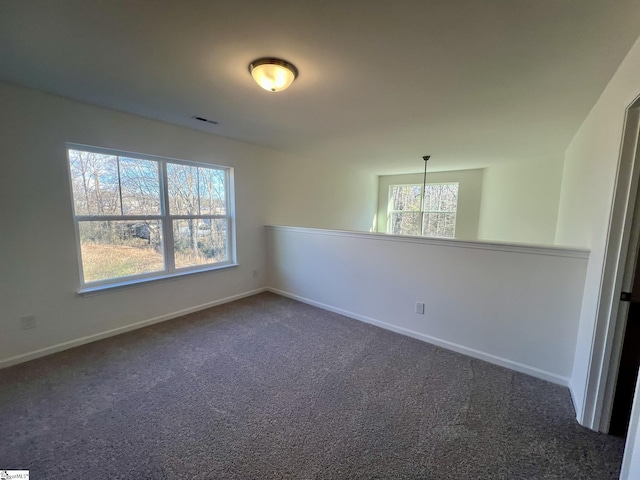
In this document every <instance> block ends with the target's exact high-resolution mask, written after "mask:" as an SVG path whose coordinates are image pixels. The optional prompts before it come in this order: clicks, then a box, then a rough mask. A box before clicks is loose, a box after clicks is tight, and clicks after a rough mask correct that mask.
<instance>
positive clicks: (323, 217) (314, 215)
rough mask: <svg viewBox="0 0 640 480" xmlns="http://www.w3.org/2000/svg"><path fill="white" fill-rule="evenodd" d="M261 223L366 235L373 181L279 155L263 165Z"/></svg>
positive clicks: (366, 175)
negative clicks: (265, 182)
mask: <svg viewBox="0 0 640 480" xmlns="http://www.w3.org/2000/svg"><path fill="white" fill-rule="evenodd" d="M269 181H270V195H269V198H268V201H269V209H268V212H267V223H269V224H272V225H295V226H299V227H317V228H336V229H343V230H356V231H364V232H369V231H371V230H372V229H373V228H374V222H375V215H376V209H375V205H376V201H377V195H378V184H377V176H376V175H374V174H373V173H369V172H364V171H361V170H356V169H353V168H350V167H348V166H345V165H341V164H339V163H326V162H317V161H311V160H307V159H300V158H299V157H292V156H288V155H285V154H281V155H280V156H279V157H278V158H276V159H273V160H272V161H271V162H270V164H269Z"/></svg>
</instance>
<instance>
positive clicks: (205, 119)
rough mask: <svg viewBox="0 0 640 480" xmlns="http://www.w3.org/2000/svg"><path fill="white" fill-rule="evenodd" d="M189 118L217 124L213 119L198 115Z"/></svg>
mask: <svg viewBox="0 0 640 480" xmlns="http://www.w3.org/2000/svg"><path fill="white" fill-rule="evenodd" d="M191 118H193V119H194V120H198V121H200V122H205V123H210V124H211V125H218V122H216V121H215V120H209V119H208V118H204V117H199V116H198V115H194V116H193V117H191Z"/></svg>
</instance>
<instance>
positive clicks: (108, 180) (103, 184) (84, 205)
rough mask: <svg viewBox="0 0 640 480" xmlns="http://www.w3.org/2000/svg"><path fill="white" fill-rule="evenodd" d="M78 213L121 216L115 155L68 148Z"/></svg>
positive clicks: (74, 198)
mask: <svg viewBox="0 0 640 480" xmlns="http://www.w3.org/2000/svg"><path fill="white" fill-rule="evenodd" d="M69 164H70V166H71V179H72V182H71V183H72V188H73V200H74V209H75V214H76V215H120V214H121V210H120V190H119V182H118V161H117V157H116V156H115V155H105V154H101V153H93V152H83V151H80V150H71V149H70V150H69Z"/></svg>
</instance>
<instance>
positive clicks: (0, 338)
mask: <svg viewBox="0 0 640 480" xmlns="http://www.w3.org/2000/svg"><path fill="white" fill-rule="evenodd" d="M0 105H2V108H0V145H2V160H1V166H0V195H1V197H0V218H1V223H0V225H1V227H0V228H2V232H1V234H0V305H1V306H2V308H1V309H0V365H6V364H8V363H12V362H13V361H16V360H17V359H16V358H15V357H16V356H20V355H24V354H28V353H29V352H34V351H38V350H40V349H46V348H48V347H51V346H54V345H57V344H61V343H64V342H68V341H72V340H75V339H78V338H82V337H86V336H91V335H95V334H99V333H102V332H106V331H109V330H112V329H118V328H122V327H126V326H127V325H131V324H134V323H136V322H140V321H145V320H149V319H153V318H155V317H159V316H163V315H168V314H171V313H172V312H179V311H181V310H184V309H190V308H193V307H197V306H198V305H203V304H208V303H211V302H216V301H219V300H221V299H225V298H227V297H230V296H234V295H239V294H243V293H245V292H249V291H252V290H254V289H258V288H261V287H263V286H264V284H265V276H264V273H265V250H264V240H263V239H264V233H263V232H264V228H263V225H264V222H265V210H266V205H265V201H264V199H265V198H266V197H268V193H267V190H266V189H265V187H264V185H263V182H262V178H264V176H265V175H266V173H267V172H268V169H267V164H266V163H265V158H266V159H269V158H272V157H274V156H275V153H274V152H272V151H270V150H267V149H262V148H258V147H255V146H251V145H248V144H243V143H240V142H236V141H232V140H227V139H223V138H221V137H216V136H213V135H208V134H205V133H200V132H196V131H192V130H188V129H184V128H179V127H174V126H170V125H168V124H164V123H160V122H154V121H150V120H146V119H143V118H140V117H135V116H132V115H126V114H122V113H118V112H114V111H110V110H105V109H100V108H96V107H91V106H88V105H84V104H81V103H77V102H72V101H69V100H66V99H63V98H60V97H55V96H51V95H46V94H42V93H37V92H34V91H31V90H26V89H22V88H17V87H12V86H8V85H5V84H0ZM65 142H75V143H80V144H87V145H95V146H100V147H107V148H116V149H121V150H126V151H132V152H141V153H147V154H153V155H160V156H166V157H173V158H180V159H186V160H193V161H198V162H208V163H215V164H220V165H228V166H232V167H234V168H235V180H236V182H235V186H236V211H237V237H238V242H237V253H238V261H239V263H240V266H239V267H234V268H229V269H224V270H219V271H215V272H209V273H201V274H196V275H191V276H188V277H183V278H179V279H173V280H170V281H162V282H158V283H153V284H147V285H145V286H139V287H135V288H128V289H123V290H118V291H111V292H109V293H102V294H99V295H94V296H89V297H81V296H78V295H77V294H76V291H77V290H78V287H79V278H78V264H77V263H78V262H77V256H76V243H75V236H74V228H73V222H72V210H71V199H70V188H69V180H68V173H67V159H66V149H65ZM253 269H257V270H258V272H259V275H258V278H253V277H252V271H253ZM23 315H35V316H36V318H37V328H35V329H33V330H20V329H19V322H18V319H19V317H20V316H23ZM12 357H13V360H9V361H7V360H8V359H12Z"/></svg>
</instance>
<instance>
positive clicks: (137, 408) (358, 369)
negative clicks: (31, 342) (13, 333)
mask: <svg viewBox="0 0 640 480" xmlns="http://www.w3.org/2000/svg"><path fill="white" fill-rule="evenodd" d="M0 438H1V440H0V442H1V443H0V468H2V469H4V468H14V469H17V468H24V469H30V471H31V475H32V476H31V478H33V479H38V480H41V479H54V478H56V479H57V478H65V479H76V478H77V479H92V480H93V479H96V480H99V479H280V478H288V479H358V478H362V479H370V478H379V479H401V478H408V479H418V478H422V479H474V480H475V479H491V480H496V479H509V480H516V479H536V480H538V479H580V480H586V479H594V480H606V479H615V478H618V473H619V465H620V461H621V455H622V449H623V442H622V440H621V439H618V438H615V437H609V436H606V435H599V434H597V433H594V432H591V431H588V430H585V429H583V428H581V427H580V426H578V425H577V424H576V422H575V419H574V412H573V410H572V406H571V401H570V398H569V393H568V391H567V389H565V388H562V387H559V386H556V385H552V384H549V383H546V382H544V381H541V380H537V379H534V378H531V377H528V376H526V375H522V374H519V373H514V372H511V371H509V370H506V369H503V368H500V367H496V366H493V365H490V364H487V363H484V362H481V361H478V360H473V359H470V358H467V357H465V356H462V355H459V354H455V353H451V352H448V351H446V350H443V349H440V348H436V347H433V346H430V345H428V344H425V343H422V342H420V341H417V340H414V339H411V338H407V337H403V336H401V335H398V334H395V333H391V332H388V331H385V330H382V329H379V328H376V327H372V326H370V325H366V324H364V323H360V322H358V321H356V320H351V319H348V318H345V317H342V316H340V315H336V314H332V313H329V312H326V311H323V310H319V309H317V308H314V307H311V306H308V305H304V304H301V303H298V302H295V301H292V300H289V299H285V298H282V297H279V296H277V295H273V294H267V293H265V294H260V295H256V296H254V297H251V298H247V299H244V300H241V301H238V302H235V303H231V304H227V305H223V306H219V307H216V308H212V309H209V310H206V311H203V312H199V313H196V314H192V315H188V316H186V317H183V318H180V319H176V320H172V321H170V322H165V323H162V324H159V325H155V326H152V327H149V328H145V329H143V330H138V331H136V332H131V333H127V334H124V335H121V336H118V337H114V338H110V339H107V340H103V341H100V342H96V343H93V344H90V345H85V346H83V347H78V348H75V349H73V350H69V351H66V352H62V353H59V354H56V355H52V356H49V357H46V358H42V359H39V360H35V361H32V362H29V363H26V364H23V365H18V366H15V367H11V368H8V369H4V370H1V371H0Z"/></svg>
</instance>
